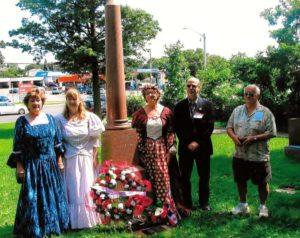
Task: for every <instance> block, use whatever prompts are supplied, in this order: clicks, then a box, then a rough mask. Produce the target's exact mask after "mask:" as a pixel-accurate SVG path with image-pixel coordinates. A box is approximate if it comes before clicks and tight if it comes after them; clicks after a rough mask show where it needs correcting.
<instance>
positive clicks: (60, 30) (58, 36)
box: [9, 0, 160, 115]
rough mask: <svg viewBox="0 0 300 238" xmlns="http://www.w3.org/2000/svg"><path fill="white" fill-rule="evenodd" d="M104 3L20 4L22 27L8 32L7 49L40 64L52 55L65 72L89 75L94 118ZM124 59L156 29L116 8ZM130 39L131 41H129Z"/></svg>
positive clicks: (145, 17)
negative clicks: (25, 14)
mask: <svg viewBox="0 0 300 238" xmlns="http://www.w3.org/2000/svg"><path fill="white" fill-rule="evenodd" d="M106 2H107V1H104V0H96V1H95V0H62V1H55V0H49V1H44V0H34V1H33V0H20V1H19V3H18V4H17V5H18V6H19V7H20V8H21V10H27V11H29V12H30V13H31V17H30V18H23V19H22V26H21V27H20V28H18V29H15V30H11V31H10V32H9V33H10V36H11V37H13V40H12V42H10V43H9V45H10V46H13V47H15V48H20V49H22V50H23V51H25V52H28V53H31V54H33V55H34V56H35V59H36V60H37V61H40V60H41V59H42V58H43V56H44V55H45V54H46V53H47V52H52V53H53V54H54V55H55V57H56V59H57V60H58V61H59V62H60V64H61V66H62V67H63V68H64V69H65V70H66V71H69V72H80V73H84V72H87V71H89V72H92V75H93V91H94V102H95V112H96V113H97V114H99V115H100V100H99V98H100V96H99V79H98V75H99V73H100V70H101V68H103V67H104V65H105V14H104V11H105V4H106ZM121 14H122V17H123V19H122V24H123V42H124V44H123V47H124V53H125V54H124V55H125V56H129V55H135V53H136V52H138V50H139V49H142V48H143V47H144V46H145V44H146V43H147V41H149V40H150V39H152V38H154V37H155V36H156V34H157V32H158V31H159V30H160V28H159V27H158V22H157V21H155V20H154V19H153V17H152V16H151V15H150V14H148V13H146V12H145V11H143V10H133V9H131V8H129V7H128V6H124V7H122V8H121ZM133 36H134V37H133Z"/></svg>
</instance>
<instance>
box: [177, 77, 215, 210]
mask: <svg viewBox="0 0 300 238" xmlns="http://www.w3.org/2000/svg"><path fill="white" fill-rule="evenodd" d="M186 90H187V98H186V99H184V100H182V101H180V102H179V103H177V105H176V106H175V109H174V129H175V132H176V134H177V136H178V139H179V148H178V153H179V168H180V172H181V175H182V186H183V188H182V190H183V197H184V203H185V206H186V207H187V208H190V209H193V208H194V207H193V202H192V195H191V181H190V179H191V174H192V171H193V165H194V161H195V162H196V165H197V171H198V176H199V205H200V209H202V210H210V207H209V178H210V156H211V155H212V154H213V147H212V142H211V138H210V137H211V134H212V132H213V129H214V108H213V105H212V103H211V102H209V101H207V100H205V99H203V98H201V97H200V96H199V93H200V90H201V87H200V81H199V79H197V78H194V77H192V78H190V79H188V80H187V82H186Z"/></svg>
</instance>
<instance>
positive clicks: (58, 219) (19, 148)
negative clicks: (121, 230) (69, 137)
mask: <svg viewBox="0 0 300 238" xmlns="http://www.w3.org/2000/svg"><path fill="white" fill-rule="evenodd" d="M44 102H45V95H44V93H43V92H42V91H40V90H38V89H33V90H32V91H30V92H28V93H27V95H26V96H25V98H24V104H25V105H26V106H27V108H28V111H29V113H28V114H26V115H25V116H21V117H19V118H18V120H17V122H16V127H15V135H14V144H13V155H14V157H15V159H16V162H17V177H18V180H19V181H21V183H22V185H21V191H20V196H19V201H18V205H17V211H16V218H15V224H14V234H15V235H16V236H17V237H30V238H33V237H36V238H42V237H46V236H51V234H55V235H59V234H61V232H62V231H64V230H67V229H68V227H69V214H68V208H67V202H66V198H65V197H66V196H65V189H64V183H63V178H62V174H61V170H63V164H62V160H61V154H62V153H63V148H62V146H61V135H60V132H59V130H58V129H57V127H56V123H55V120H54V118H53V117H52V116H51V115H48V114H46V113H44V112H42V108H43V105H44Z"/></svg>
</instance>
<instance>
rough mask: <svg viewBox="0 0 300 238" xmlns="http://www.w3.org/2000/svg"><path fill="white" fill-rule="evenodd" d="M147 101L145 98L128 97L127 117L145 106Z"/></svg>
mask: <svg viewBox="0 0 300 238" xmlns="http://www.w3.org/2000/svg"><path fill="white" fill-rule="evenodd" d="M145 104H146V103H145V100H144V98H143V96H128V97H127V115H128V116H130V117H131V116H132V114H133V113H134V112H135V111H136V110H137V109H139V108H140V107H143V106H144V105H145Z"/></svg>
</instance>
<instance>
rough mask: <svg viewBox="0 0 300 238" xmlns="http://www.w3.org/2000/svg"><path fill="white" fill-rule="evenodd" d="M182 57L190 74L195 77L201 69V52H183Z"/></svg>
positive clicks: (197, 50)
mask: <svg viewBox="0 0 300 238" xmlns="http://www.w3.org/2000/svg"><path fill="white" fill-rule="evenodd" d="M183 55H184V57H185V59H186V61H187V62H188V68H189V71H190V74H191V75H192V76H194V77H196V75H197V72H198V71H199V70H201V69H203V50H202V49H196V50H184V51H183Z"/></svg>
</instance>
